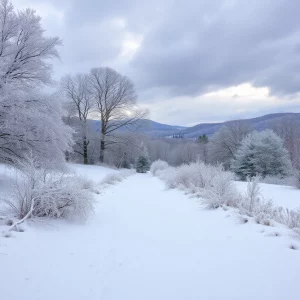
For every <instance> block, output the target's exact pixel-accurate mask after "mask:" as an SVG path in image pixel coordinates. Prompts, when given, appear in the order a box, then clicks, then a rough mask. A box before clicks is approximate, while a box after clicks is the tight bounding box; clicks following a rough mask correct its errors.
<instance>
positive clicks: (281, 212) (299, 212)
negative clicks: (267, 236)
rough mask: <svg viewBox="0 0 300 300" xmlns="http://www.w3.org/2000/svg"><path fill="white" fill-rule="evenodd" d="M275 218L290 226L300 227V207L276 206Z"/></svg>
mask: <svg viewBox="0 0 300 300" xmlns="http://www.w3.org/2000/svg"><path fill="white" fill-rule="evenodd" d="M274 219H275V220H276V221H277V222H278V223H282V224H285V225H286V226H288V227H289V228H300V208H297V209H288V208H283V207H281V206H280V207H276V209H274Z"/></svg>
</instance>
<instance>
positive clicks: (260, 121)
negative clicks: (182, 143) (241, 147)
mask: <svg viewBox="0 0 300 300" xmlns="http://www.w3.org/2000/svg"><path fill="white" fill-rule="evenodd" d="M286 116H290V117H292V118H295V120H297V121H299V123H300V113H277V114H268V115H264V116H261V117H257V118H251V119H242V120H232V121H226V122H223V123H202V124H198V125H195V126H193V127H187V128H185V129H182V130H180V131H178V133H180V134H181V135H184V137H187V138H196V137H198V136H199V135H203V134H206V135H208V136H210V135H212V134H214V133H215V132H216V131H218V130H219V129H220V128H221V127H222V126H223V125H230V124H232V123H234V122H236V121H245V122H249V124H250V125H251V126H252V127H253V128H254V129H256V130H258V131H261V130H264V129H267V128H268V127H269V126H270V123H271V122H276V121H279V120H280V119H281V118H282V117H286Z"/></svg>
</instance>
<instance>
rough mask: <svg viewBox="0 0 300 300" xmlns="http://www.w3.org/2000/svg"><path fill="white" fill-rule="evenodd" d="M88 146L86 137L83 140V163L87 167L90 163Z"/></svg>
mask: <svg viewBox="0 0 300 300" xmlns="http://www.w3.org/2000/svg"><path fill="white" fill-rule="evenodd" d="M87 146H88V142H87V140H86V137H84V138H83V163H84V164H85V165H87V164H88V163H89V160H88V149H87Z"/></svg>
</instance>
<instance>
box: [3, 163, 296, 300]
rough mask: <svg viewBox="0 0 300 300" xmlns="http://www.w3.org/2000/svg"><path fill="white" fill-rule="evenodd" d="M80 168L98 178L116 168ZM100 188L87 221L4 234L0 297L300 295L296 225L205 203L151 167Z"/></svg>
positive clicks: (113, 299)
mask: <svg viewBox="0 0 300 300" xmlns="http://www.w3.org/2000/svg"><path fill="white" fill-rule="evenodd" d="M74 168H75V169H76V170H77V172H78V174H79V173H80V174H82V175H84V176H85V175H86V176H89V177H90V178H94V180H95V182H96V183H97V182H98V181H99V177H101V176H103V174H104V173H109V172H111V170H110V169H106V170H104V168H103V167H94V166H93V167H92V166H75V167H74ZM97 169H98V170H99V172H97ZM115 172H117V171H115ZM98 197H99V198H98V200H99V201H98V204H97V207H96V213H95V215H94V216H93V217H92V218H91V220H90V221H89V222H88V223H87V224H85V225H80V224H74V223H70V222H65V221H48V222H47V223H40V222H38V223H29V224H28V225H27V226H26V227H25V230H26V231H25V232H24V233H14V237H13V238H8V239H6V238H0V266H1V271H0V293H1V296H2V297H3V298H5V299H11V300H18V299H25V300H27V299H28V300H29V299H30V300H37V299H43V300H54V299H63V300H79V299H101V300H120V299H130V300H135V299H143V300H153V299H156V300H168V299H170V300H186V299H188V300H199V299H210V300H212V299H215V300H219V299H222V300H235V299H236V300H240V299H243V300H253V299H256V300H260V299H263V300H268V299H270V300H277V299H278V300H279V299H280V300H281V299H285V298H286V297H287V295H288V298H289V299H292V300H293V299H299V288H298V273H299V267H298V266H299V265H300V251H295V250H291V249H290V248H289V247H290V246H291V245H295V246H298V247H299V246H300V242H299V241H297V240H295V239H293V238H292V237H290V236H289V235H288V232H290V231H288V230H286V229H284V228H279V227H266V226H262V225H258V224H255V223H252V222H248V223H247V224H242V223H241V222H240V221H239V220H238V218H237V216H235V215H233V213H231V212H230V211H223V210H205V209H202V208H201V207H200V205H199V203H198V202H197V200H196V199H194V198H189V197H188V196H186V195H184V194H183V193H182V192H180V191H178V190H166V188H165V185H164V183H163V182H162V181H160V180H159V179H158V178H156V177H152V176H151V175H150V174H136V175H132V176H130V177H129V178H127V179H126V180H124V181H123V182H121V183H119V184H117V185H115V186H112V187H110V188H108V189H106V190H105V192H104V193H103V194H102V195H98ZM275 233H278V234H279V236H275Z"/></svg>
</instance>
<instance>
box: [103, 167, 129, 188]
mask: <svg viewBox="0 0 300 300" xmlns="http://www.w3.org/2000/svg"><path fill="white" fill-rule="evenodd" d="M134 173H135V170H122V171H119V172H116V173H111V174H108V175H106V176H105V177H104V178H103V179H102V180H101V182H100V185H114V184H116V183H118V182H121V181H123V179H125V178H127V177H128V176H130V175H132V174H134Z"/></svg>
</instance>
